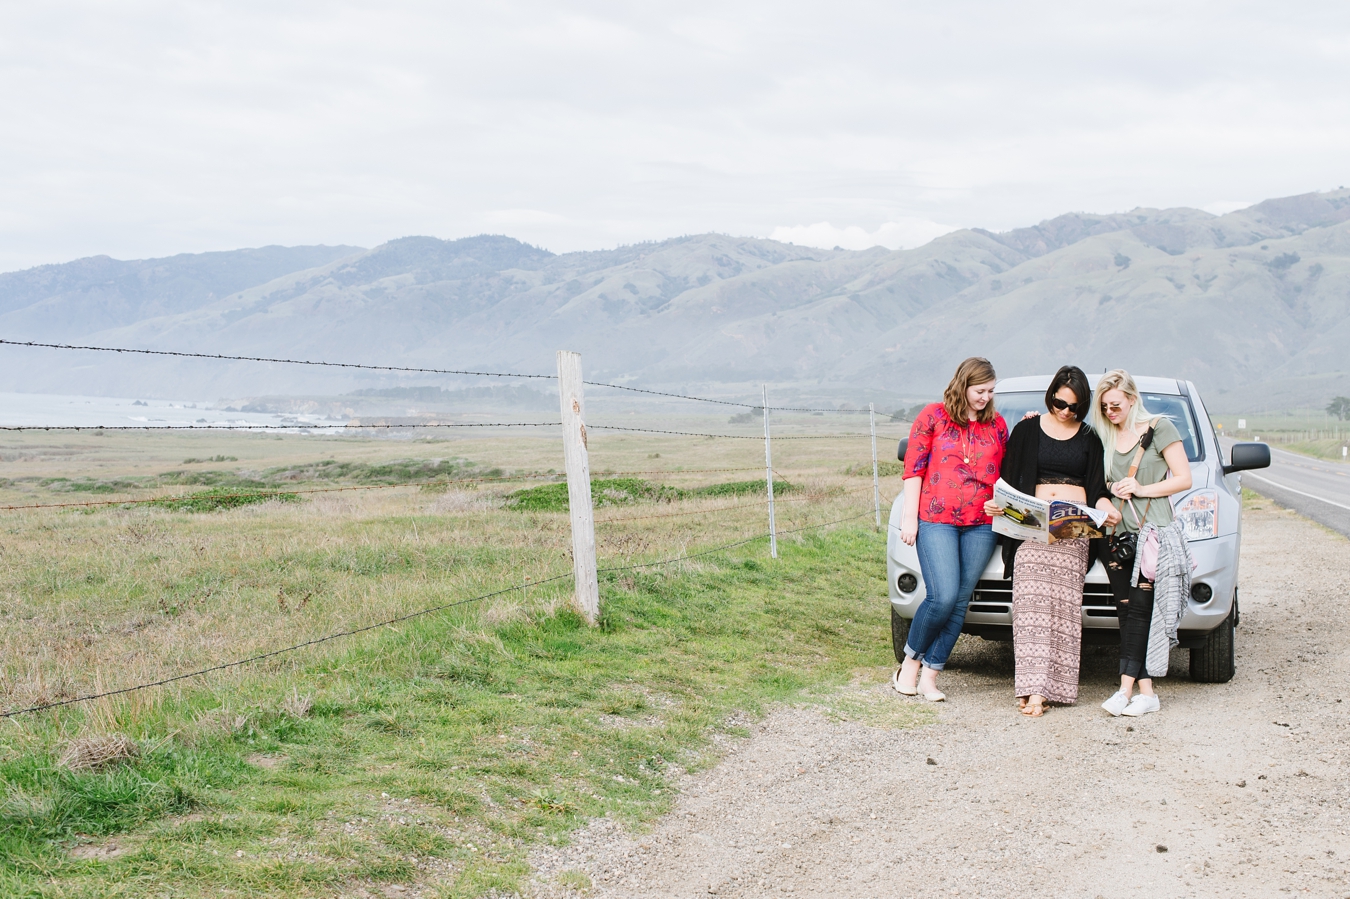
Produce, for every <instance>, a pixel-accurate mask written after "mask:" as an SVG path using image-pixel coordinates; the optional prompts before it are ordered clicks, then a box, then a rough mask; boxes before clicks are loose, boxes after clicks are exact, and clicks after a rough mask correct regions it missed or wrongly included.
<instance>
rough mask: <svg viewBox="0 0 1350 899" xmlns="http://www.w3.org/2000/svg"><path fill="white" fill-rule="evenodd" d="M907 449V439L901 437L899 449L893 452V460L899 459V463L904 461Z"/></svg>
mask: <svg viewBox="0 0 1350 899" xmlns="http://www.w3.org/2000/svg"><path fill="white" fill-rule="evenodd" d="M907 449H909V438H908V437H901V438H900V448H899V449H898V450H896V451H895V458H897V459H899V460H900V461H901V462H903V461H905V450H907Z"/></svg>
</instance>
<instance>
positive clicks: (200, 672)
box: [0, 512, 872, 718]
mask: <svg viewBox="0 0 1350 899" xmlns="http://www.w3.org/2000/svg"><path fill="white" fill-rule="evenodd" d="M870 514H872V513H871V512H864V513H862V514H861V515H853V516H850V517H848V518H840V519H836V520H834V521H825V522H820V523H819V524H813V525H807V526H805V527H800V528H793V529H791V530H787V531H779V532H778V533H780V534H792V533H797V532H800V531H807V530H812V529H814V528H823V527H829V526H830V525H832V524H840V523H843V522H845V521H853V520H855V519H858V518H862V517H864V516H866V515H870ZM767 536H768V534H756V535H755V536H753V537H748V538H746V539H744V540H737V541H734V542H732V543H724V544H722V545H721V546H715V547H713V548H711V549H706V550H702V551H701V552H696V553H686V554H685V555H682V556H678V557H676V558H672V559H663V560H661V561H659V562H640V563H637V564H634V565H616V566H610V567H606V568H599V569H597V570H596V573H597V574H601V573H609V572H614V571H635V570H637V569H639V568H655V567H658V566H660V565H671V564H674V563H676V562H683V561H686V560H688V559H697V558H700V557H702V556H707V555H711V554H713V553H717V552H722V551H724V550H728V549H733V548H735V547H737V546H744V545H746V544H747V543H753V542H755V541H756V540H762V539H764V538H765V537H767ZM570 577H572V575H571V574H557V575H553V576H552V577H548V578H545V579H543V580H540V581H532V582H530V583H529V584H513V585H512V586H510V587H504V588H502V589H501V590H494V591H492V592H490V593H483V594H481V595H479V596H473V597H470V598H468V599H461V600H456V601H455V602H448V603H442V604H441V605H438V606H432V607H431V608H427V609H419V610H417V611H415V612H408V613H407V614H404V615H397V616H395V617H393V618H388V619H386V620H384V621H379V622H376V623H375V624H367V625H364V626H362V627H356V628H351V629H349V630H345V631H338V632H337V633H334V634H327V635H325V636H322V637H315V638H314V639H312V640H305V641H303V642H300V643H294V644H292V645H290V646H284V647H282V648H280V649H274V650H270V651H268V652H263V653H258V654H257V655H252V656H249V657H247V658H243V659H236V660H234V661H232V662H222V663H220V664H219V665H211V666H209V667H206V668H199V669H197V670H195V671H188V672H184V673H183V674H175V675H173V676H172V677H166V678H161V679H160V680H156V681H150V682H148V683H143V684H135V685H133V686H130V687H120V688H118V689H116V690H104V691H102V692H100V693H89V694H86V695H84V696H74V697H71V698H70V699H62V700H58V701H56V702H47V703H41V704H39V705H34V706H29V707H27V708H22V709H13V710H10V711H6V712H0V718H14V717H16V716H18V715H27V714H31V713H34V712H44V711H48V710H50V709H55V708H61V707H63V706H69V705H75V704H77V703H82V702H92V701H94V700H96V699H106V698H108V697H110V696H122V695H125V694H127V693H135V692H137V691H139V690H148V689H151V688H154V687H163V686H166V685H168V684H172V683H177V682H178V681H182V680H187V679H189V678H196V677H203V676H205V675H207V674H213V673H215V672H217V671H226V670H229V669H231V668H239V667H241V666H243V665H249V664H252V663H254V662H261V661H263V660H265V659H270V658H275V657H276V656H280V655H285V654H287V653H291V652H297V651H299V650H301V649H307V648H308V647H311V646H318V645H319V644H321V643H327V642H329V641H332V640H338V639H341V638H343V637H351V636H355V635H356V634H363V633H366V632H368V631H373V630H376V629H378V628H382V627H388V626H390V625H392V624H399V623H401V622H404V621H410V620H412V619H414V618H420V617H422V616H424V615H430V614H433V613H435V612H443V611H445V610H447V609H453V608H456V607H459V606H464V605H468V604H469V603H474V602H481V601H483V600H485V599H491V598H492V597H494V596H502V595H503V594H506V593H512V592H514V591H517V590H526V589H528V588H530V587H538V586H541V585H543V584H549V583H553V582H555V581H561V580H565V579H567V578H570Z"/></svg>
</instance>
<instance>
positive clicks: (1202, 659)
mask: <svg viewBox="0 0 1350 899" xmlns="http://www.w3.org/2000/svg"><path fill="white" fill-rule="evenodd" d="M1236 612H1237V610H1236V609H1234V610H1233V611H1232V612H1229V613H1228V617H1227V618H1225V619H1224V620H1223V624H1221V625H1219V626H1218V627H1216V628H1215V629H1214V630H1212V631H1210V634H1209V637H1208V638H1206V640H1205V642H1204V643H1203V644H1201V645H1200V646H1197V647H1195V648H1194V649H1192V650H1191V680H1193V681H1195V682H1196V683H1201V684H1226V683H1228V682H1229V681H1230V680H1232V679H1233V675H1234V674H1236V673H1237V653H1236V649H1237V647H1236V645H1235V644H1236V642H1237V641H1236V640H1235V639H1234V634H1233V619H1234V617H1236Z"/></svg>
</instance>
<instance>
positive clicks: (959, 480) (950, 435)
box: [905, 403, 1008, 525]
mask: <svg viewBox="0 0 1350 899" xmlns="http://www.w3.org/2000/svg"><path fill="white" fill-rule="evenodd" d="M1007 446H1008V424H1007V422H1005V421H1004V420H1003V416H1002V415H995V416H994V420H993V421H991V422H989V423H988V424H984V423H982V422H978V421H972V422H970V423H969V427H965V428H958V427H957V426H956V425H955V424H953V423H952V420H951V419H950V418H948V417H947V409H946V407H944V406H943V405H942V404H941V403H930V404H928V405H927V406H925V407H924V409H923V412H921V413H919V415H918V417H916V418H915V419H914V426H913V427H911V428H910V429H909V448H908V449H907V450H905V477H906V478H916V477H922V478H923V481H922V484H923V489H922V492H921V493H920V494H919V517H920V518H921V519H923V520H924V521H932V522H938V523H940V524H955V525H971V524H989V523H990V521H992V519H991V518H990V517H989V516H988V515H985V514H984V504H985V501H987V500H990V499H993V497H994V482H995V481H997V480H998V470H999V466H1000V465H1001V464H1002V463H1003V451H1004V450H1005V449H1006V448H1007Z"/></svg>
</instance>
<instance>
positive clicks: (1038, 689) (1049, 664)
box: [985, 365, 1120, 718]
mask: <svg viewBox="0 0 1350 899" xmlns="http://www.w3.org/2000/svg"><path fill="white" fill-rule="evenodd" d="M1091 402H1092V390H1091V388H1090V387H1088V382H1087V376H1086V375H1084V374H1083V370H1082V369H1080V368H1078V367H1077V366H1076V365H1066V366H1064V367H1063V368H1061V369H1060V370H1059V371H1057V372H1056V373H1055V377H1054V378H1053V379H1052V380H1051V382H1050V387H1049V389H1047V390H1046V391H1045V405H1046V408H1047V409H1048V410H1049V411H1050V414H1049V415H1041V416H1038V417H1035V418H1027V419H1024V420H1022V421H1021V422H1019V423H1018V424H1017V427H1016V428H1014V429H1013V432H1012V436H1011V437H1009V438H1008V452H1007V454H1006V455H1004V457H1003V466H1002V468H1001V469H1000V473H1001V475H1002V477H1003V480H1005V481H1007V482H1008V483H1009V484H1010V485H1011V486H1012V487H1014V488H1016V489H1017V490H1020V491H1022V492H1023V493H1030V494H1034V495H1035V496H1036V497H1037V498H1039V499H1048V500H1067V501H1069V502H1076V503H1084V504H1086V505H1091V506H1094V507H1096V508H1098V509H1101V510H1102V511H1104V512H1107V521H1108V523H1111V524H1114V523H1115V522H1116V521H1119V520H1120V513H1119V512H1117V511H1116V510H1115V508H1114V507H1113V506H1112V505H1111V499H1110V493H1109V492H1108V491H1107V489H1106V478H1105V476H1104V474H1103V471H1102V468H1103V453H1102V442H1101V439H1100V438H1099V437H1098V436H1097V433H1096V432H1095V431H1094V430H1093V429H1092V428H1090V427H1088V426H1087V425H1086V424H1084V421H1083V420H1084V419H1085V418H1087V414H1088V409H1089V408H1090V406H1091ZM985 511H986V512H988V513H989V514H990V515H998V514H1001V513H1002V511H1003V510H1002V508H1001V507H1000V506H998V505H997V504H996V503H994V502H992V501H991V502H989V503H987V504H986V506H985ZM999 539H1000V541H1001V542H1002V543H1003V566H1004V576H1005V577H1006V576H1008V575H1009V574H1011V575H1012V582H1013V610H1012V614H1013V657H1014V660H1015V664H1016V673H1015V675H1014V682H1015V684H1014V685H1015V692H1016V694H1017V699H1018V707H1019V708H1020V709H1021V710H1022V714H1024V715H1029V716H1031V717H1034V718H1039V717H1040V716H1041V715H1042V714H1044V713H1045V704H1046V703H1047V702H1060V703H1065V704H1071V703H1073V702H1075V701H1076V700H1077V699H1078V660H1079V654H1080V649H1081V646H1082V641H1083V631H1082V627H1083V622H1082V606H1083V579H1084V578H1085V577H1086V576H1087V570H1088V540H1087V538H1086V537H1077V538H1072V539H1068V540H1056V541H1055V542H1053V543H1050V544H1040V543H1034V542H1033V543H1027V544H1025V545H1024V544H1023V542H1022V541H1020V540H1011V539H1009V538H1007V537H1000V538H999Z"/></svg>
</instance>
